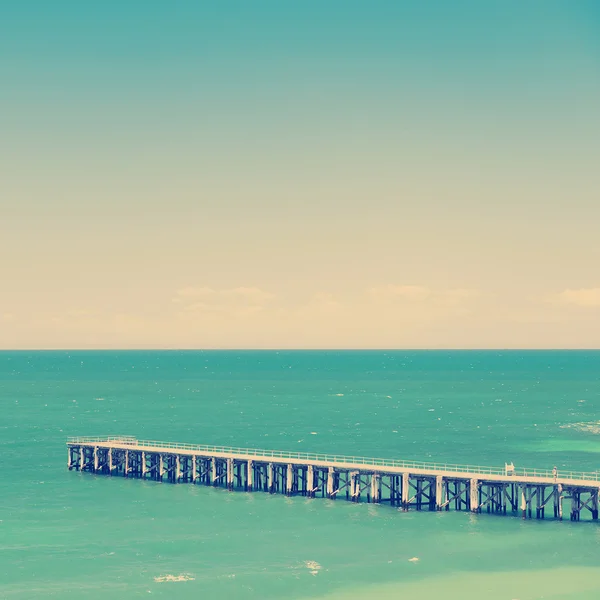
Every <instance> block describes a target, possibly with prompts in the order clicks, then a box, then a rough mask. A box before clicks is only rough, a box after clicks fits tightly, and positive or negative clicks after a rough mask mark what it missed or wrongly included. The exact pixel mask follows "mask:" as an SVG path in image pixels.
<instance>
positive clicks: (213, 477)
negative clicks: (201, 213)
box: [210, 458, 217, 485]
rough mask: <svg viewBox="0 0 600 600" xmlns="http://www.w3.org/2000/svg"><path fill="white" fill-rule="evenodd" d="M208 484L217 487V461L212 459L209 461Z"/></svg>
mask: <svg viewBox="0 0 600 600" xmlns="http://www.w3.org/2000/svg"><path fill="white" fill-rule="evenodd" d="M210 483H211V485H217V459H216V458H212V459H211V461H210Z"/></svg>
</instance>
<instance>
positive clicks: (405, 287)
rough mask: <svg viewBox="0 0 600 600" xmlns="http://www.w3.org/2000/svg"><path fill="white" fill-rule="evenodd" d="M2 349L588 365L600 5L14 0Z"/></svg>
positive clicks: (4, 68) (2, 239)
mask: <svg viewBox="0 0 600 600" xmlns="http://www.w3.org/2000/svg"><path fill="white" fill-rule="evenodd" d="M0 76H1V82H2V83H1V90H2V93H1V95H0V105H1V107H2V110H1V111H0V131H2V135H1V136H0V252H1V258H0V348H4V349H19V348H40V349H43V348H116V349H118V348H240V349H243V348H281V349H283V348H317V349H318V348H597V347H599V346H600V234H599V231H600V167H599V165H600V109H599V107H600V3H598V2H595V1H594V0H581V1H577V2H563V1H554V0H548V1H541V0H539V1H538V0H532V1H531V2H518V1H516V0H509V1H499V0H490V1H489V2H479V1H475V0H472V1H468V2H467V1H462V0H459V1H457V2H446V1H445V0H444V1H442V0H434V1H432V2H427V3H418V2H411V3H409V2H398V1H387V2H383V1H378V0H374V1H373V2H354V1H345V2H341V1H338V0H332V1H330V2H316V1H314V0H307V1H305V2H299V3H292V2H289V3H288V2H275V1H260V0H259V1H257V2H252V3H249V2H245V3H244V2H240V1H233V2H229V3H226V4H224V3H201V2H191V1H187V0H181V1H178V2H176V3H171V4H169V3H164V2H158V1H156V0H149V1H147V2H144V3H139V4H137V3H120V2H116V1H114V0H107V1H106V2H103V3H81V2H75V1H74V0H72V1H66V0H56V1H54V2H42V1H40V0H33V1H32V2H27V3H10V5H8V4H7V5H6V6H3V7H2V8H1V9H0Z"/></svg>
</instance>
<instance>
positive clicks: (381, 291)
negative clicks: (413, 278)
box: [368, 285, 481, 305]
mask: <svg viewBox="0 0 600 600" xmlns="http://www.w3.org/2000/svg"><path fill="white" fill-rule="evenodd" d="M368 294H369V296H370V297H371V298H372V299H374V300H376V301H388V302H389V301H405V302H415V303H425V302H427V303H433V304H444V305H458V304H462V303H464V302H465V301H467V300H472V299H474V298H478V297H480V296H481V292H480V291H479V290H475V289H469V288H450V289H432V288H429V287H425V286H421V285H383V286H378V287H372V288H370V289H369V290H368Z"/></svg>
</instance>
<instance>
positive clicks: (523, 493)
mask: <svg viewBox="0 0 600 600" xmlns="http://www.w3.org/2000/svg"><path fill="white" fill-rule="evenodd" d="M526 489H527V486H526V485H525V484H524V483H522V484H521V512H522V515H523V518H525V517H526V516H527V496H526Z"/></svg>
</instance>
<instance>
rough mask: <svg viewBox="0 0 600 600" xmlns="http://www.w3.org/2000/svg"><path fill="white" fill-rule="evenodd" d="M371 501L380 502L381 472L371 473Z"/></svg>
mask: <svg viewBox="0 0 600 600" xmlns="http://www.w3.org/2000/svg"><path fill="white" fill-rule="evenodd" d="M371 502H374V503H378V502H379V474H378V473H373V475H371Z"/></svg>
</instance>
